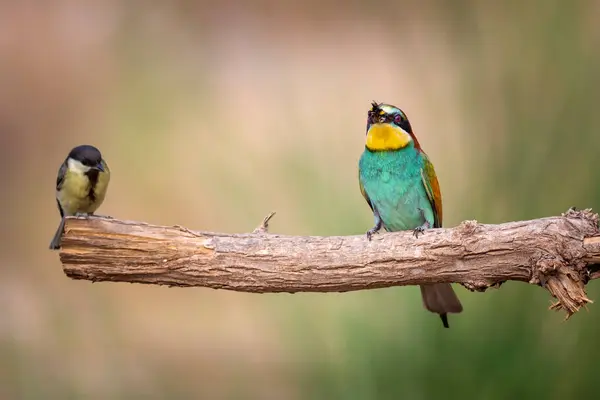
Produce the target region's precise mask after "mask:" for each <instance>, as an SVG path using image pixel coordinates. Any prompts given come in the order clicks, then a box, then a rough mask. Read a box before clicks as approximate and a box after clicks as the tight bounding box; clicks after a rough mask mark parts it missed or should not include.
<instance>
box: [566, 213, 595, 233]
mask: <svg viewBox="0 0 600 400" xmlns="http://www.w3.org/2000/svg"><path fill="white" fill-rule="evenodd" d="M561 215H562V216H563V217H566V218H576V219H581V220H584V221H587V222H588V223H589V224H590V225H591V229H590V236H592V235H595V234H597V233H598V232H600V218H599V217H598V214H597V213H595V212H593V211H592V209H591V208H586V209H583V210H578V209H577V208H576V207H571V208H569V209H568V210H567V212H564V213H562V214H561Z"/></svg>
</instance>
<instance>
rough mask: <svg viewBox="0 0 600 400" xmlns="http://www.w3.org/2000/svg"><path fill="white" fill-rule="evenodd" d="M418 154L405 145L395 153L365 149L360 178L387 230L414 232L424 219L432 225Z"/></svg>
mask: <svg viewBox="0 0 600 400" xmlns="http://www.w3.org/2000/svg"><path fill="white" fill-rule="evenodd" d="M423 164H424V160H423V157H422V155H421V153H420V152H419V151H418V150H417V149H415V148H414V146H412V145H411V146H408V147H406V148H403V149H400V150H396V151H375V152H373V151H370V150H368V149H365V151H364V152H363V154H362V156H361V158H360V161H359V179H360V184H361V185H362V187H363V189H364V191H365V192H366V194H367V195H368V197H369V200H370V202H371V204H372V206H373V207H375V208H376V209H377V211H378V212H379V215H380V216H381V220H382V222H383V226H384V227H385V228H386V230H388V231H400V230H409V229H414V228H415V227H418V226H420V225H421V224H422V223H423V217H425V219H426V220H427V221H428V222H429V223H430V224H431V226H433V223H434V212H433V208H432V206H431V202H430V200H429V198H428V196H427V191H426V189H425V186H424V185H423V180H422V172H421V170H422V168H423Z"/></svg>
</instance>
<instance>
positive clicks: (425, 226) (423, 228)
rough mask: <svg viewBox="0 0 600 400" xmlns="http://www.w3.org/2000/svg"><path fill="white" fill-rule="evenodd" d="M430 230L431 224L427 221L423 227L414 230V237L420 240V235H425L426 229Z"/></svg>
mask: <svg viewBox="0 0 600 400" xmlns="http://www.w3.org/2000/svg"><path fill="white" fill-rule="evenodd" d="M429 228H431V226H430V225H429V222H427V221H425V223H423V225H421V226H417V227H416V228H415V229H413V235H415V237H416V238H417V239H418V238H419V235H422V234H424V233H425V229H429Z"/></svg>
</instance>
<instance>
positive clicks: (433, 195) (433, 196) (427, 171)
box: [421, 151, 442, 228]
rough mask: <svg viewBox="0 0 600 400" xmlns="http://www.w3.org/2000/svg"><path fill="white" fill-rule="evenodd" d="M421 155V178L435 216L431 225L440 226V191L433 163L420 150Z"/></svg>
mask: <svg viewBox="0 0 600 400" xmlns="http://www.w3.org/2000/svg"><path fill="white" fill-rule="evenodd" d="M421 154H422V155H423V168H421V178H422V179H423V186H425V191H426V192H427V197H428V198H429V202H430V203H431V206H432V208H433V215H434V218H435V221H434V224H433V227H434V228H441V227H442V192H441V191H440V184H439V182H438V179H437V175H436V174H435V169H434V168H433V164H432V163H431V161H429V157H427V154H425V153H424V152H422V151H421Z"/></svg>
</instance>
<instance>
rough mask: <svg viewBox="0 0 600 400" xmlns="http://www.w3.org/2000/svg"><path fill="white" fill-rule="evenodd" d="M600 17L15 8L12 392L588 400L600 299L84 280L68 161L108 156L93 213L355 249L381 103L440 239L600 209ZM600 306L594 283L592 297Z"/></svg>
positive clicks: (0, 45)
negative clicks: (56, 241) (75, 251)
mask: <svg viewBox="0 0 600 400" xmlns="http://www.w3.org/2000/svg"><path fill="white" fill-rule="evenodd" d="M599 17H600V2H598V1H574V2H566V1H558V0H546V1H542V0H532V1H529V2H524V3H520V2H511V1H508V2H485V1H468V0H462V1H461V0H457V1H454V2H446V1H442V0H422V1H416V0H414V1H397V2H392V1H385V2H371V3H369V2H342V1H330V0H321V1H314V0H307V1H305V2H302V3H301V2H292V1H288V2H286V1H272V0H271V1H268V0H258V1H254V2H234V1H230V0H224V1H223V2H208V1H196V2H193V1H184V0H178V1H171V2H142V1H131V2H119V1H116V0H96V1H84V2H81V1H75V0H58V1H47V2H34V1H21V2H17V1H13V2H8V1H5V2H1V3H0V152H1V157H0V165H1V166H2V168H3V169H2V170H3V173H2V174H1V175H0V176H1V179H2V182H1V187H2V196H0V201H1V206H2V210H4V222H3V224H2V230H1V232H2V240H1V241H0V268H1V277H0V398H3V399H68V398H71V399H125V398H128V399H129V398H157V399H158V398H196V399H392V398H394V399H399V398H402V399H404V398H407V399H431V398H447V399H451V398H460V399H465V398H477V399H504V398H508V397H509V396H516V397H517V398H534V397H536V398H537V397H541V398H549V399H564V398H593V397H595V396H594V392H595V390H596V389H595V388H594V386H593V382H594V381H595V379H596V375H597V369H596V366H597V365H598V360H600V350H598V349H596V346H595V345H594V343H595V342H594V340H595V339H596V338H598V337H599V334H600V318H599V317H600V305H598V304H592V305H590V307H589V312H585V311H584V312H581V313H579V314H577V315H575V316H574V317H573V318H572V319H571V320H570V321H569V322H568V323H563V317H564V315H562V314H559V313H553V312H550V311H547V310H546V309H547V306H548V305H549V304H550V298H549V295H548V294H547V293H546V292H545V291H544V290H542V289H540V288H538V287H533V286H528V285H525V284H520V283H514V282H509V283H507V284H505V285H503V286H502V288H501V289H500V290H491V291H489V292H487V293H484V294H481V293H470V292H467V291H466V290H465V289H463V288H462V287H457V288H456V290H457V292H458V294H459V296H460V298H461V299H462V301H463V304H464V308H465V312H464V313H463V314H461V315H458V316H452V318H451V325H452V328H451V329H449V330H443V329H442V327H441V324H440V321H439V319H438V318H437V317H436V316H434V315H432V314H429V313H426V312H425V311H424V310H423V309H422V306H421V299H420V296H419V294H418V293H419V291H418V288H416V287H404V288H390V289H382V290H371V291H364V292H354V293H345V294H296V295H294V296H292V295H287V294H275V295H273V294H270V295H263V296H259V295H252V294H241V293H234V292H225V291H214V290H209V289H202V288H195V289H191V288H188V289H169V288H164V287H152V286H142V285H126V284H117V283H101V284H92V283H89V282H84V281H72V280H69V279H68V278H66V277H65V276H64V274H63V272H62V270H61V265H60V263H59V259H58V254H57V253H54V252H50V251H49V250H47V246H48V244H49V242H50V239H51V237H52V234H53V233H54V230H55V229H56V226H57V224H58V222H59V218H58V212H57V209H56V203H55V200H54V183H55V179H56V173H57V170H58V166H59V165H60V163H61V162H62V161H63V159H64V157H65V156H66V154H67V152H68V151H69V150H70V148H72V147H73V146H75V145H78V144H82V143H88V144H93V145H96V146H98V147H99V148H100V149H101V150H102V152H103V154H104V156H105V159H106V160H107V161H108V163H109V165H110V167H111V170H112V172H113V178H112V181H111V186H110V188H109V192H108V195H107V198H106V201H105V202H104V204H103V206H102V207H101V209H100V212H101V213H102V214H108V215H113V216H115V217H118V218H123V219H132V220H141V221H147V222H151V223H156V224H167V225H175V224H180V225H184V226H186V227H189V228H190V229H197V230H211V231H222V232H248V231H250V230H252V229H253V228H254V227H255V226H256V225H257V224H258V223H259V222H260V221H261V219H262V218H263V217H264V216H265V215H266V214H267V213H268V212H269V211H271V210H276V211H277V216H276V217H275V219H274V220H273V223H272V225H271V230H272V232H276V233H286V234H298V235H305V234H310V235H330V234H335V235H346V234H347V235H352V234H363V233H364V232H365V231H366V230H367V229H368V228H369V227H370V226H371V224H372V217H371V212H370V210H369V208H368V206H367V205H366V203H365V202H364V200H363V199H362V197H361V195H360V193H359V190H358V183H357V161H358V158H359V156H360V154H361V152H362V150H363V147H364V128H365V121H366V112H367V110H368V108H369V104H370V102H371V101H372V100H377V101H381V102H388V103H392V104H395V105H397V106H400V107H402V108H403V109H404V110H405V111H406V113H407V114H408V116H409V118H410V120H411V122H412V125H413V127H414V129H415V132H416V133H417V135H418V136H419V139H420V142H421V145H422V146H423V147H424V148H425V149H426V151H427V152H428V154H429V156H430V158H431V159H432V160H433V162H434V164H435V166H436V169H437V172H438V176H439V179H440V183H441V186H442V192H443V196H444V217H445V218H444V219H445V221H444V222H445V225H446V226H454V225H457V224H458V223H459V222H460V221H462V220H464V219H477V220H479V221H481V222H486V223H499V222H503V221H510V220H517V219H529V218H538V217H542V216H550V215H558V214H559V213H561V212H563V211H565V210H566V209H567V208H568V207H570V206H578V207H581V208H583V207H594V208H599V207H600V168H599V167H598V157H597V155H598V151H599V149H600V129H599V128H600V113H599V112H598V105H599V104H600V74H599V71H600V52H599V51H598V49H599V48H600V24H598V22H597V21H598V19H599ZM589 295H590V297H591V298H592V299H594V300H600V286H599V285H598V284H597V283H596V282H592V283H591V284H590V285H589Z"/></svg>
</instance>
